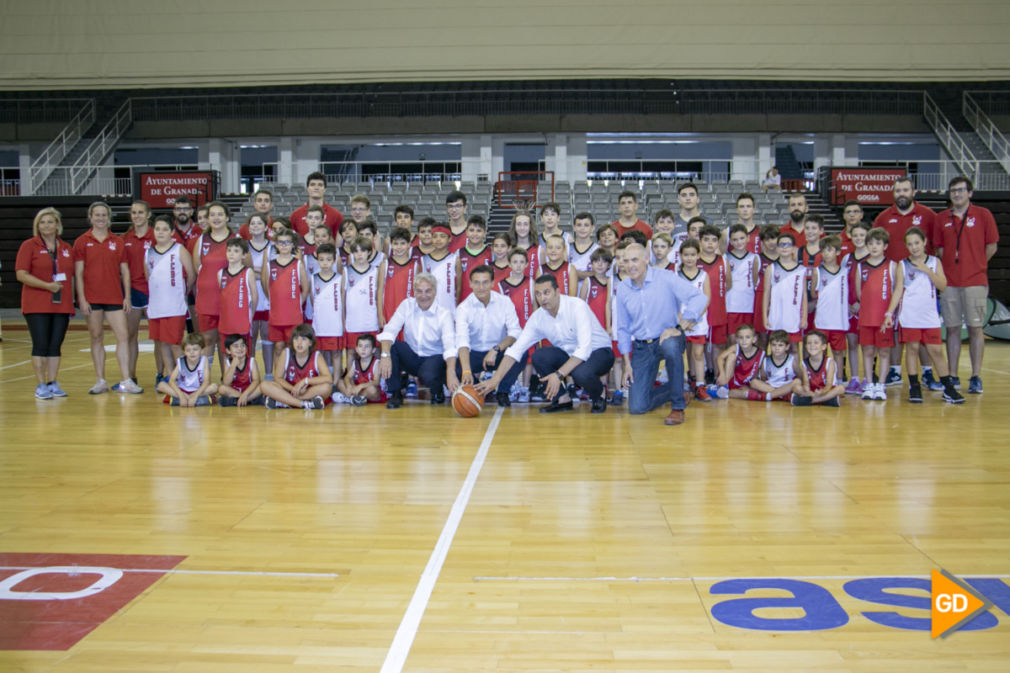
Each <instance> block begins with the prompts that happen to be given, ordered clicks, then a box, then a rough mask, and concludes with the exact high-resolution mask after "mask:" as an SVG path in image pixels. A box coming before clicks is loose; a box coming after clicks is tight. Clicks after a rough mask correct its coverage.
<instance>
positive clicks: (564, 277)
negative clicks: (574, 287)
mask: <svg viewBox="0 0 1010 673" xmlns="http://www.w3.org/2000/svg"><path fill="white" fill-rule="evenodd" d="M542 270H543V272H544V273H549V274H551V275H552V276H554V279H555V280H556V281H558V292H560V293H561V294H568V283H569V282H570V280H569V272H570V270H571V265H570V264H569V263H568V262H562V263H561V266H559V267H558V268H556V269H552V268H551V267H550V265H549V264H547V263H546V262H544V265H543V268H542Z"/></svg>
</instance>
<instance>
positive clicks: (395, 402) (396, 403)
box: [386, 394, 403, 409]
mask: <svg viewBox="0 0 1010 673" xmlns="http://www.w3.org/2000/svg"><path fill="white" fill-rule="evenodd" d="M402 406H403V398H402V397H401V396H400V395H398V394H394V395H392V396H390V398H389V401H388V402H386V408H387V409H399V408H400V407H402Z"/></svg>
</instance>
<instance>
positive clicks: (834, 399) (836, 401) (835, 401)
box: [824, 397, 842, 407]
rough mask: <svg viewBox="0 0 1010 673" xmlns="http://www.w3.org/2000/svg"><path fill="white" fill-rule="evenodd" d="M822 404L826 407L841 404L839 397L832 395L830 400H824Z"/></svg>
mask: <svg viewBox="0 0 1010 673" xmlns="http://www.w3.org/2000/svg"><path fill="white" fill-rule="evenodd" d="M824 406H826V407H840V406H842V398H841V397H832V398H831V399H830V400H824Z"/></svg>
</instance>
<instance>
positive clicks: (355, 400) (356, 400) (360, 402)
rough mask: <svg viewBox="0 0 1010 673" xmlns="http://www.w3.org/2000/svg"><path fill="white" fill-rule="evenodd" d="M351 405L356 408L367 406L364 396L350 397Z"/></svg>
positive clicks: (366, 399)
mask: <svg viewBox="0 0 1010 673" xmlns="http://www.w3.org/2000/svg"><path fill="white" fill-rule="evenodd" d="M351 404H352V405H354V406H356V407H363V406H365V405H366V404H368V398H367V397H365V396H364V395H351Z"/></svg>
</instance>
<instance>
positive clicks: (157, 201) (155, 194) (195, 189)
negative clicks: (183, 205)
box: [133, 171, 219, 209]
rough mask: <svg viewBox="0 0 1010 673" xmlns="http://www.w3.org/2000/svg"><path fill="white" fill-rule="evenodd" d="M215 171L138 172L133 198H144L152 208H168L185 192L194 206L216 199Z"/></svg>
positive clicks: (216, 183) (216, 179)
mask: <svg viewBox="0 0 1010 673" xmlns="http://www.w3.org/2000/svg"><path fill="white" fill-rule="evenodd" d="M218 181H219V177H218V172H217V171H151V172H149V173H148V172H144V173H139V174H138V176H137V184H135V185H134V190H133V191H134V198H137V199H140V200H142V201H147V203H148V205H150V206H151V208H154V209H164V208H171V207H172V206H174V205H175V200H176V199H177V198H179V197H180V196H182V195H184V194H185V195H186V196H188V197H189V198H190V200H191V201H192V202H193V207H194V208H195V207H197V206H200V205H203V204H204V203H207V202H208V201H213V200H214V199H216V198H217V188H218Z"/></svg>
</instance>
